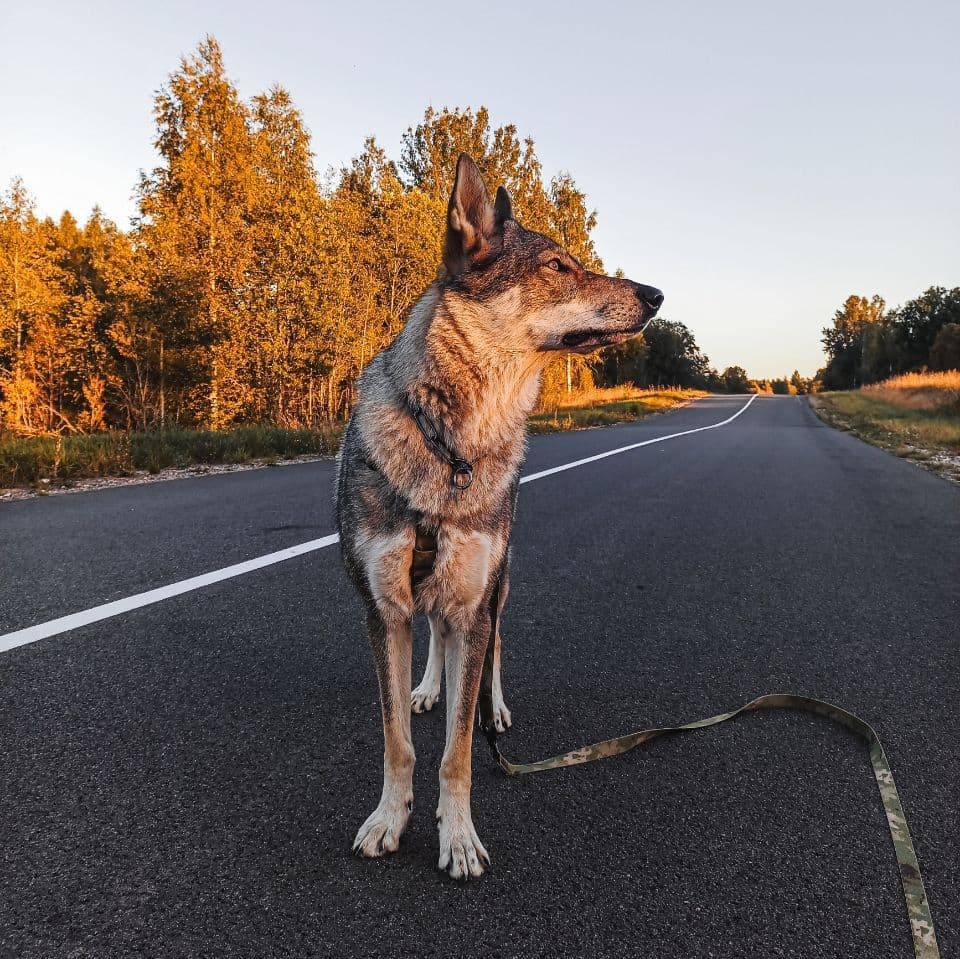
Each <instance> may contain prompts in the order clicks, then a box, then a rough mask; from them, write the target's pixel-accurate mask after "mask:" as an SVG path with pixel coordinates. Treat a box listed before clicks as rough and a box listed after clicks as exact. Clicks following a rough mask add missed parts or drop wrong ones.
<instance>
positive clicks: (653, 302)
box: [634, 283, 663, 316]
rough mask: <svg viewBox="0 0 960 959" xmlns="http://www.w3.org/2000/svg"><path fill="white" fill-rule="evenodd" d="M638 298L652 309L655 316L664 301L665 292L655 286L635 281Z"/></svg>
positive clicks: (651, 312) (651, 311) (651, 313)
mask: <svg viewBox="0 0 960 959" xmlns="http://www.w3.org/2000/svg"><path fill="white" fill-rule="evenodd" d="M634 286H635V287H636V293H637V299H638V300H639V301H640V302H641V303H642V304H643V305H644V306H645V307H646V308H647V309H648V310H649V311H650V315H651V316H653V315H654V313H656V312H657V310H659V309H660V306H661V304H662V303H663V294H662V293H661V292H660V291H659V290H658V289H657V288H656V287H655V286H644V285H643V284H642V283H635V284H634Z"/></svg>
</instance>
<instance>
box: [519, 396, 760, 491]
mask: <svg viewBox="0 0 960 959" xmlns="http://www.w3.org/2000/svg"><path fill="white" fill-rule="evenodd" d="M757 396H759V394H758V393H754V394H753V396H751V397H750V399H749V400H747V402H746V403H745V404H744V405H743V406H741V407H740V409H738V410H737V412H736V413H734V414H733V416H728V417H727V419H725V420H723V421H722V422H720V423H711V424H710V425H709V426H698V427H697V428H696V429H695V430H684V431H683V432H682V433H671V434H670V435H669V436H655V437H654V438H653V439H652V440H644V441H643V442H642V443H631V444H630V445H629V446H621V447H619V448H618V449H615V450H607V452H606V453H597V455H596V456H587V457H585V458H584V459H582V460H574V461H573V462H572V463H564V464H563V466H552V467H551V468H550V469H548V470H541V471H540V472H539V473H531V474H530V475H529V476H523V477H521V479H520V482H521V484H523V483H532V482H533V481H534V480H538V479H543V478H544V476H553V474H554V473H562V472H563V471H564V470H572V469H573V468H574V467H575V466H584V465H585V464H587V463H595V462H596V461H597V460H602V459H606V458H607V457H608V456H616V455H617V453H626V452H628V451H629V450H636V449H640V447H641V446H651V445H652V444H653V443H664V442H666V441H667V440H675V439H676V438H677V437H678V436H690V434H691V433H702V432H703V431H704V430H715V429H717V428H718V427H720V426H726V425H727V423H732V422H733V421H734V420H735V419H736V418H737V417H738V416H739V415H740V414H741V413H743V412H745V411H746V409H747V407H749V406H750V404H751V403H752V402H753V401H754V400H755V399H756V398H757Z"/></svg>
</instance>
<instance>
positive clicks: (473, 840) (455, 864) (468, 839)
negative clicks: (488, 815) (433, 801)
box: [437, 804, 490, 879]
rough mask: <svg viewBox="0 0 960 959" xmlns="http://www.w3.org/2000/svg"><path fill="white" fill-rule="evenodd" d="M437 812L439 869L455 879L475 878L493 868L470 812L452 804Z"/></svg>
mask: <svg viewBox="0 0 960 959" xmlns="http://www.w3.org/2000/svg"><path fill="white" fill-rule="evenodd" d="M447 809H448V810H449V812H445V811H444V808H443V805H442V804H441V807H440V809H438V810H437V821H438V823H439V826H440V860H439V862H438V866H439V867H440V869H442V870H443V871H445V872H448V873H449V874H450V876H451V877H452V878H453V879H469V878H471V877H473V878H474V879H476V878H478V877H479V876H482V875H483V872H484V869H486V867H487V866H489V865H490V856H489V854H488V853H487V850H486V849H484V848H483V843H482V842H480V838H479V836H477V832H476V830H475V829H474V828H473V820H472V819H471V818H470V812H469V810H466V811H465V812H464V811H462V810H460V809H456V808H454V805H453V804H449V805H448V807H447Z"/></svg>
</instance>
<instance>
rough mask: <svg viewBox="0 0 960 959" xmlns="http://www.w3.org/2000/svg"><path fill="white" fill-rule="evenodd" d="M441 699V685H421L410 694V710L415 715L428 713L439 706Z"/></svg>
mask: <svg viewBox="0 0 960 959" xmlns="http://www.w3.org/2000/svg"><path fill="white" fill-rule="evenodd" d="M439 699H440V685H439V683H438V684H437V685H436V686H432V685H429V684H428V683H421V684H420V685H419V686H417V688H416V689H414V691H413V692H412V693H410V708H411V709H412V710H413V711H414V712H415V713H427V712H429V711H430V710H431V709H433V707H434V706H435V705H436V704H437V701H438V700H439Z"/></svg>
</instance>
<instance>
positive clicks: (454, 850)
mask: <svg viewBox="0 0 960 959" xmlns="http://www.w3.org/2000/svg"><path fill="white" fill-rule="evenodd" d="M490 627H491V623H490V615H489V612H488V610H487V609H486V608H485V604H481V606H480V608H479V609H477V610H476V613H475V615H474V616H473V617H472V620H471V622H470V625H469V627H468V628H467V629H463V628H462V626H461V627H460V628H457V625H456V624H455V623H449V622H448V623H445V624H444V629H443V638H444V645H445V652H446V670H447V743H446V749H445V750H444V752H443V761H442V762H441V763H440V804H439V805H438V807H437V821H438V824H439V827H440V863H439V865H440V868H441V869H445V870H447V871H448V872H449V873H450V875H451V876H452V877H453V878H454V879H466V878H467V877H468V876H480V875H482V874H483V870H484V866H485V865H489V863H490V857H489V856H488V855H487V850H486V849H484V848H483V843H482V842H480V839H479V837H478V836H477V833H476V830H475V829H474V828H473V818H472V816H471V814H470V777H471V750H472V745H473V725H474V721H475V716H476V711H477V696H478V694H479V692H480V674H481V671H482V669H483V658H484V655H485V654H486V649H487V642H488V641H489V638H490Z"/></svg>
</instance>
